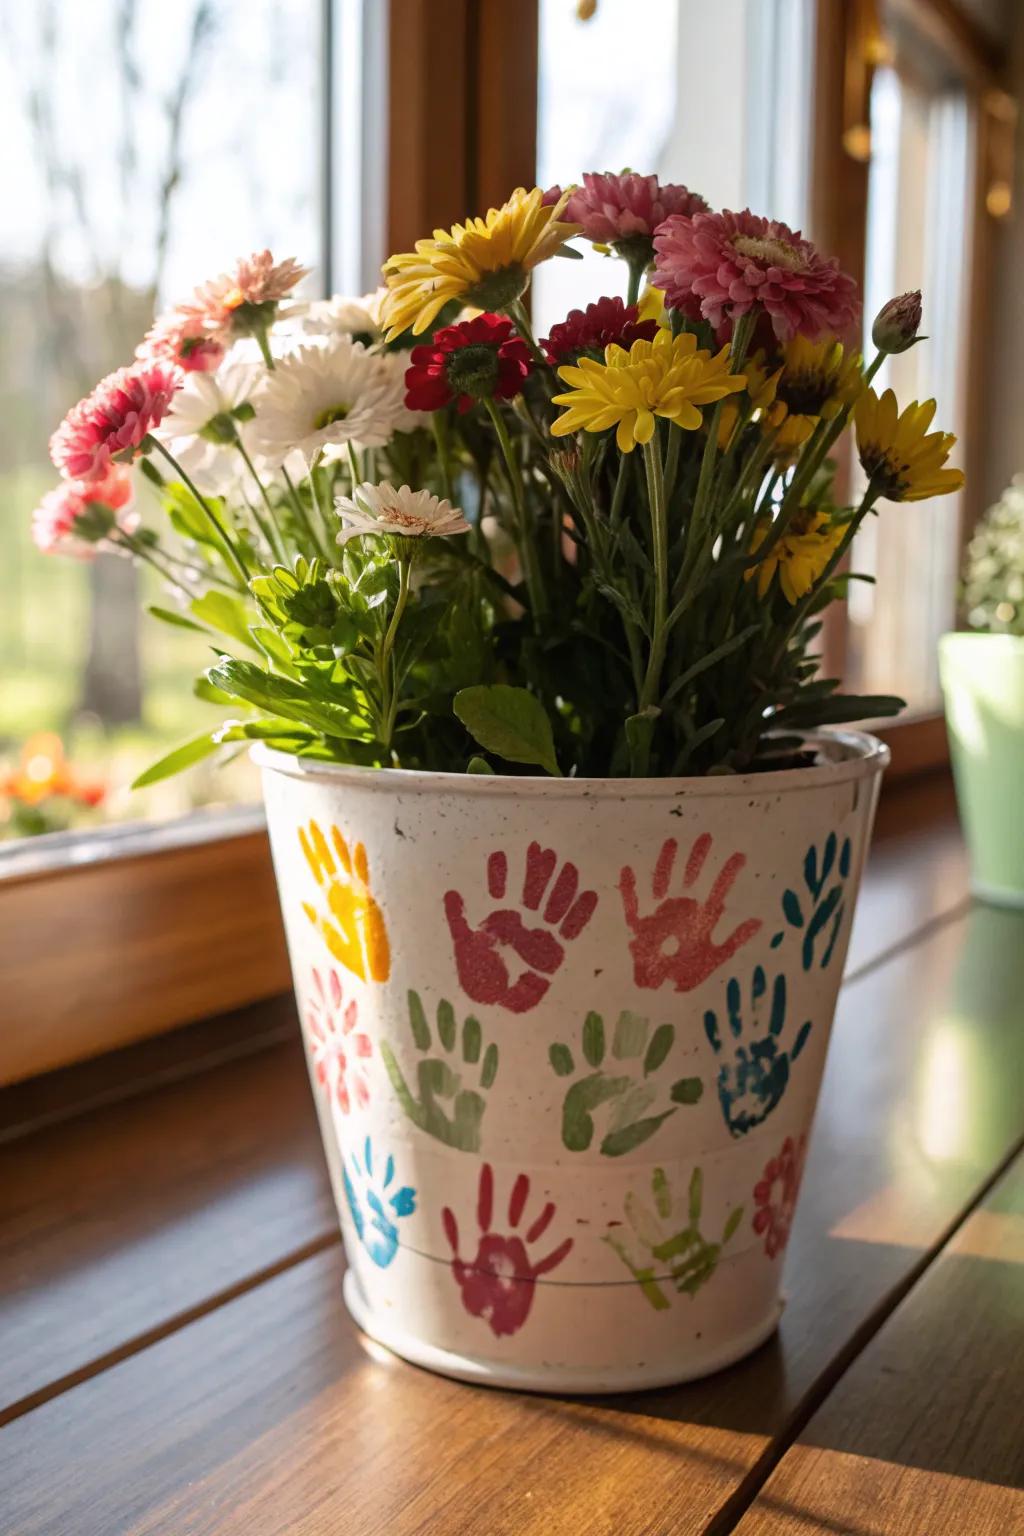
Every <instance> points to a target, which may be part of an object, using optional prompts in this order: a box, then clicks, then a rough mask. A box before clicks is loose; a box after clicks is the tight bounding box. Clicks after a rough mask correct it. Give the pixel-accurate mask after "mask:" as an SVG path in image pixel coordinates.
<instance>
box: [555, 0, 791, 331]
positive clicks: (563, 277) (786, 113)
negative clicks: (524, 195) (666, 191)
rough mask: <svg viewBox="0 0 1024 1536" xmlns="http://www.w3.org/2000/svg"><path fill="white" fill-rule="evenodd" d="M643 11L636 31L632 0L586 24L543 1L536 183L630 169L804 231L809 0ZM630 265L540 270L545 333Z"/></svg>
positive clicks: (599, 260) (558, 264)
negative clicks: (679, 183) (639, 83)
mask: <svg viewBox="0 0 1024 1536" xmlns="http://www.w3.org/2000/svg"><path fill="white" fill-rule="evenodd" d="M643 10H644V15H643V24H642V25H641V26H638V25H637V6H636V3H635V0H599V4H598V6H597V9H596V11H595V13H594V15H593V16H592V17H590V19H589V20H586V21H582V20H580V18H579V15H578V12H577V8H576V5H575V4H574V3H573V0H540V79H539V90H538V122H537V164H538V173H537V174H538V181H539V183H540V185H541V186H545V187H546V186H552V185H553V184H555V183H556V182H557V183H559V184H561V185H562V186H565V185H567V184H568V183H570V182H575V181H579V180H580V178H581V176H582V174H583V172H584V171H621V170H622V169H623V168H624V167H629V168H630V169H631V170H635V171H639V172H641V173H644V174H648V173H655V174H656V175H658V176H659V177H660V178H661V180H662V181H671V182H682V183H684V185H686V186H688V187H690V189H691V190H692V191H694V192H699V193H700V194H701V195H702V196H703V197H705V198H706V199H707V200H708V202H709V203H711V205H712V206H713V207H717V208H743V207H745V206H747V205H748V204H749V205H750V206H751V207H752V208H754V210H755V211H756V212H759V213H770V214H771V216H772V217H774V218H779V219H784V220H785V221H787V222H788V223H791V224H792V225H794V226H795V227H799V225H801V224H802V223H803V222H804V221H805V218H806V213H805V201H806V172H807V143H808V140H807V135H808V121H809V119H808V104H809V101H810V78H809V67H810V62H809V61H810V40H811V36H812V31H811V21H812V14H811V11H812V8H811V4H810V0H716V3H715V4H714V5H695V4H692V3H687V0H647V3H646V4H645V5H644V7H643ZM567 60H571V67H570V66H569V65H567ZM638 80H642V82H643V87H642V89H638V88H637V81H638ZM623 272H624V268H623V267H622V264H621V263H618V262H614V263H612V262H609V261H608V260H607V258H605V257H603V256H601V255H598V254H597V253H595V252H588V253H587V255H586V256H585V258H584V261H583V262H582V263H581V262H573V263H571V264H570V263H569V262H563V261H553V262H548V263H547V264H546V265H544V266H542V267H541V268H539V270H538V273H537V277H536V279H535V284H534V289H533V305H534V314H535V317H536V320H537V324H538V326H539V328H540V330H541V332H542V333H544V332H545V331H546V330H547V329H548V328H549V327H550V326H551V325H552V324H554V323H555V322H557V321H558V320H561V319H563V318H564V316H565V314H566V312H567V311H568V309H569V308H571V307H575V306H581V305H583V304H587V303H590V302H592V301H593V300H594V299H597V298H600V297H601V295H602V294H605V293H615V292H618V291H620V288H621V286H622V284H623Z"/></svg>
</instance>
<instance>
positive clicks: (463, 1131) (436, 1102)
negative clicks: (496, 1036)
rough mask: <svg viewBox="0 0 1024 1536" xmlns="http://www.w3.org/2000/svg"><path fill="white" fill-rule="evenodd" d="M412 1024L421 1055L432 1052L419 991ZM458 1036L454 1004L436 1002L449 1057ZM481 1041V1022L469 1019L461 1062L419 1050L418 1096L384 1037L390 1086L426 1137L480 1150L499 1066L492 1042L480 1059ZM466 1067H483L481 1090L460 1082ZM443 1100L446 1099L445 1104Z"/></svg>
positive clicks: (442, 1041)
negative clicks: (489, 1096) (483, 1123)
mask: <svg viewBox="0 0 1024 1536" xmlns="http://www.w3.org/2000/svg"><path fill="white" fill-rule="evenodd" d="M409 1027H410V1028H411V1030H412V1038H413V1043H414V1044H415V1046H416V1049H417V1050H418V1051H420V1052H421V1053H423V1052H426V1051H429V1050H430V1047H431V1037H430V1025H429V1024H428V1023H427V1016H426V1014H425V1013H424V1011H423V1004H422V1003H421V1002H420V998H419V993H418V992H414V991H411V990H410V992H409ZM457 1036H458V1028H457V1026H456V1023H455V1010H454V1009H453V1008H452V1005H451V1003H449V1002H447V1001H446V1000H445V999H444V998H442V1000H441V1002H439V1003H438V1005H437V1037H438V1041H439V1042H440V1045H441V1048H442V1050H444V1051H445V1052H446V1053H447V1054H448V1055H449V1056H450V1055H451V1053H452V1052H453V1051H454V1050H455V1047H456V1041H457ZM482 1045H483V1036H482V1033H481V1029H480V1024H479V1021H478V1020H477V1019H474V1018H468V1019H466V1020H465V1022H464V1023H463V1026H462V1043H461V1061H458V1062H457V1066H453V1065H452V1063H451V1062H450V1061H447V1060H445V1059H444V1057H441V1056H426V1055H423V1054H421V1057H420V1061H419V1064H418V1066H417V1069H416V1078H417V1084H418V1087H419V1097H418V1098H417V1097H415V1096H414V1095H413V1093H412V1092H411V1090H410V1088H409V1085H408V1083H407V1082H406V1080H405V1077H404V1075H403V1073H402V1069H401V1067H400V1066H399V1065H398V1061H397V1060H396V1058H395V1053H394V1051H393V1050H392V1049H391V1047H390V1045H388V1043H387V1041H386V1040H382V1041H381V1044H380V1054H381V1057H382V1058H383V1061H384V1066H385V1067H386V1069H387V1074H388V1077H389V1078H390V1079H391V1086H392V1087H393V1088H394V1090H395V1093H396V1094H397V1095H398V1102H399V1103H400V1104H401V1106H402V1108H403V1109H404V1111H405V1113H406V1114H407V1115H408V1116H409V1119H410V1120H411V1121H412V1123H413V1125H418V1126H419V1128H420V1130H421V1131H426V1133H427V1135H428V1136H434V1137H436V1138H437V1140H438V1141H443V1142H444V1144H445V1146H446V1147H458V1148H459V1150H460V1151H462V1152H479V1150H480V1124H481V1121H482V1120H483V1117H484V1110H485V1109H486V1107H487V1103H486V1100H485V1099H484V1093H485V1092H486V1090H487V1089H488V1088H490V1086H491V1084H492V1083H493V1082H494V1077H495V1074H496V1072H497V1070H498V1047H497V1046H496V1045H489V1046H488V1047H487V1049H486V1050H485V1051H484V1052H483V1060H482V1061H481V1055H480V1053H481V1048H482ZM466 1067H474V1068H475V1067H479V1086H480V1088H481V1089H482V1090H483V1092H478V1091H477V1089H476V1088H464V1087H463V1086H462V1083H463V1077H464V1076H465V1075H466V1074H465V1071H464V1068H466ZM441 1100H445V1101H447V1102H446V1103H444V1104H442V1103H441V1102H440V1101H441Z"/></svg>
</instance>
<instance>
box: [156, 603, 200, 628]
mask: <svg viewBox="0 0 1024 1536" xmlns="http://www.w3.org/2000/svg"><path fill="white" fill-rule="evenodd" d="M147 611H148V612H149V613H151V614H152V615H153V617H154V619H160V620H161V621H162V622H163V623H164V624H174V625H175V626H176V627H177V628H178V629H194V630H195V632H196V634H197V635H208V634H209V633H210V631H209V630H208V629H207V628H206V627H205V626H204V625H202V624H194V623H193V622H192V620H191V619H187V618H186V617H185V615H184V614H183V613H176V612H175V610H174V609H173V608H157V607H155V606H154V605H153V604H152V603H151V604H150V606H149V608H148V610H147Z"/></svg>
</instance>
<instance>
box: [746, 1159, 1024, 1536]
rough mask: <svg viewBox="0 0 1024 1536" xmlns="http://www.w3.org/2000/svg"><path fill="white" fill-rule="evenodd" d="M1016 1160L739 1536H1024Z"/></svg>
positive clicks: (1023, 1168)
mask: <svg viewBox="0 0 1024 1536" xmlns="http://www.w3.org/2000/svg"><path fill="white" fill-rule="evenodd" d="M1022 1425H1024V1160H1020V1159H1018V1161H1017V1162H1016V1163H1015V1164H1014V1166H1013V1167H1012V1169H1010V1171H1009V1172H1008V1173H1007V1174H1006V1175H1005V1177H1004V1178H1003V1179H1002V1181H1001V1182H1000V1183H999V1185H998V1186H997V1187H996V1189H995V1190H994V1191H993V1193H992V1194H991V1195H990V1196H989V1198H988V1199H987V1200H986V1201H985V1202H984V1205H983V1206H982V1207H981V1208H980V1209H979V1210H978V1211H976V1212H975V1213H974V1214H973V1215H972V1216H971V1217H969V1218H968V1220H967V1222H966V1223H965V1224H964V1226H963V1227H962V1228H961V1230H960V1231H959V1232H958V1233H957V1234H956V1236H955V1237H954V1239H953V1240H952V1242H951V1243H950V1244H949V1245H948V1246H947V1247H946V1248H945V1249H944V1250H943V1253H942V1255H941V1256H940V1258H939V1259H938V1261H937V1262H936V1263H935V1264H934V1265H933V1266H932V1268H931V1269H930V1270H929V1271H928V1274H927V1275H926V1276H925V1277H924V1279H923V1280H922V1281H921V1283H920V1285H918V1286H916V1287H915V1289H914V1290H913V1291H912V1292H911V1293H910V1295H909V1296H908V1297H907V1299H906V1300H905V1301H904V1302H903V1304H902V1306H900V1307H899V1308H898V1309H897V1310H896V1312H895V1313H894V1314H893V1316H892V1317H891V1318H890V1319H889V1321H888V1322H887V1323H886V1325H885V1326H884V1328H882V1330H881V1332H880V1333H879V1334H878V1335H877V1336H876V1338H875V1339H874V1340H873V1341H872V1343H871V1344H870V1345H869V1346H868V1348H867V1349H866V1350H865V1351H864V1353H863V1354H862V1355H861V1356H860V1357H859V1358H858V1360H857V1361H856V1363H855V1364H854V1366H853V1367H852V1369H851V1370H850V1371H849V1372H848V1373H847V1374H846V1375H845V1376H844V1377H843V1379H842V1380H841V1381H840V1382H839V1383H838V1385H837V1386H836V1388H835V1390H834V1391H833V1392H832V1393H831V1394H830V1396H829V1397H828V1398H827V1399H826V1400H825V1403H824V1404H823V1406H822V1407H821V1408H820V1409H819V1411H818V1412H817V1413H816V1414H815V1416H814V1418H813V1419H812V1420H811V1422H810V1423H809V1424H808V1425H807V1428H806V1429H805V1430H804V1432H803V1433H802V1434H801V1436H800V1439H799V1442H798V1443H797V1444H796V1445H794V1446H793V1447H792V1448H791V1449H790V1450H789V1451H788V1452H787V1453H786V1455H785V1456H784V1457H783V1459H782V1461H781V1463H780V1464H779V1466H778V1467H777V1468H776V1470H775V1472H774V1473H773V1475H772V1477H771V1478H770V1479H769V1481H768V1483H767V1484H766V1486H765V1488H764V1490H763V1492H762V1493H761V1495H760V1497H759V1498H758V1499H757V1501H756V1502H755V1503H754V1504H753V1505H752V1506H751V1508H750V1510H749V1511H748V1513H747V1514H746V1515H745V1517H744V1518H743V1519H742V1520H741V1521H740V1524H739V1525H738V1527H737V1528H736V1529H737V1536H811V1533H813V1532H822V1531H856V1532H858V1533H863V1536H875V1533H879V1536H880V1533H883V1532H884V1533H885V1536H922V1533H924V1532H926V1533H927V1536H1008V1533H1010V1532H1013V1531H1020V1530H1024V1436H1022V1433H1021V1426H1022Z"/></svg>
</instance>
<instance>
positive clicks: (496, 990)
mask: <svg viewBox="0 0 1024 1536" xmlns="http://www.w3.org/2000/svg"><path fill="white" fill-rule="evenodd" d="M557 863H558V855H557V854H556V853H555V851H554V849H553V848H542V847H541V846H540V844H539V843H531V844H530V846H529V848H528V849H527V852H526V869H525V873H524V876H523V894H522V897H521V905H522V906H523V907H525V908H526V909H527V910H528V911H530V912H538V913H539V911H540V904H541V902H542V901H543V899H544V895H545V893H546V892H547V890H548V886H549V885H551V878H552V876H553V875H554V874H555V866H556V865H557ZM579 883H580V877H579V870H578V869H577V868H576V866H575V864H568V863H566V864H563V865H562V868H561V870H560V871H559V873H558V875H557V876H556V878H555V881H554V884H553V885H551V891H550V894H549V895H548V898H547V902H546V904H545V907H544V911H543V913H542V914H540V922H541V923H543V924H546V925H547V926H544V927H542V926H537V927H535V928H531V927H528V926H527V924H526V923H524V921H523V918H522V915H521V913H520V912H519V911H517V910H516V908H515V907H506V906H502V907H498V908H497V909H496V910H495V911H493V912H490V913H488V915H487V916H486V917H485V918H484V920H483V922H482V923H480V925H479V926H478V927H476V928H471V927H470V925H469V923H468V922H467V920H466V906H465V902H464V901H463V899H462V897H461V896H460V895H459V893H458V891H446V892H445V896H444V914H445V917H446V918H447V919H448V927H449V930H450V932H451V936H452V942H453V943H454V945H455V965H456V969H457V970H458V973H459V981H460V982H461V983H462V989H463V991H464V992H465V994H466V996H467V997H470V998H472V1000H473V1002H474V1003H497V1004H498V1006H499V1007H501V1008H507V1009H508V1010H509V1012H510V1013H526V1012H527V1011H528V1010H529V1009H530V1008H534V1007H536V1005H537V1004H538V1003H539V1002H540V1000H541V998H542V997H543V996H544V994H545V992H546V991H547V990H548V987H549V986H550V985H551V980H550V978H551V977H552V976H553V975H554V974H555V972H556V971H557V970H558V968H559V966H560V965H561V963H562V961H563V960H564V959H565V946H564V945H563V944H562V943H561V942H560V941H561V940H562V939H566V940H569V939H575V938H577V937H578V936H579V934H581V933H582V932H583V930H584V928H585V927H586V926H587V924H588V923H589V921H590V919H591V917H592V916H593V913H594V908H595V907H596V906H597V894H596V892H594V891H580V889H579ZM507 885H508V859H507V857H506V855H505V854H504V853H492V854H491V856H490V858H489V859H488V860H487V889H488V891H489V893H490V895H491V898H492V900H494V901H504V899H505V889H506V887H507ZM554 928H557V930H558V934H557V937H556V935H555V933H553V932H552V931H551V930H552V929H554ZM503 951H508V953H509V955H510V956H514V957H515V958H516V959H517V960H519V961H521V962H522V964H523V966H524V967H525V969H524V970H522V971H520V973H519V975H518V976H517V977H516V978H515V980H513V979H512V976H511V973H510V970H509V965H508V963H507V961H506V955H505V954H504V953H503Z"/></svg>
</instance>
